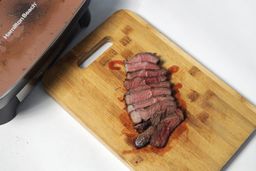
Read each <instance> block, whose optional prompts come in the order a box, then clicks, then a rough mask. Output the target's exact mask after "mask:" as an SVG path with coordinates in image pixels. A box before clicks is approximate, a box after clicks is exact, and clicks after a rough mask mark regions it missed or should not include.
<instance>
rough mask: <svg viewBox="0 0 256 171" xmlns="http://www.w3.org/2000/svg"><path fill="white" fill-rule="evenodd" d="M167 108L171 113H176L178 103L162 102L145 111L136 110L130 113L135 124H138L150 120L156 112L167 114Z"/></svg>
mask: <svg viewBox="0 0 256 171" xmlns="http://www.w3.org/2000/svg"><path fill="white" fill-rule="evenodd" d="M167 108H169V109H168V110H169V111H173V112H174V111H175V110H176V103H175V102H174V101H170V100H165V101H160V102H159V103H155V104H153V105H151V106H149V107H147V108H145V109H138V110H134V111H132V112H131V113H130V116H131V119H132V121H133V123H135V124H137V123H140V122H142V121H146V120H148V119H150V118H151V117H152V116H153V115H154V114H155V113H156V112H162V113H163V112H165V111H166V110H167Z"/></svg>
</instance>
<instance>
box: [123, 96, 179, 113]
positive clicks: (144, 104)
mask: <svg viewBox="0 0 256 171" xmlns="http://www.w3.org/2000/svg"><path fill="white" fill-rule="evenodd" d="M163 100H174V98H173V97H172V96H157V97H152V98H150V99H147V100H145V101H142V102H138V103H134V104H131V105H128V106H127V111H128V113H130V112H132V111H134V110H136V109H141V108H145V107H148V106H151V105H153V104H154V103H158V102H159V101H163Z"/></svg>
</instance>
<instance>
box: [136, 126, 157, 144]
mask: <svg viewBox="0 0 256 171" xmlns="http://www.w3.org/2000/svg"><path fill="white" fill-rule="evenodd" d="M154 131H155V127H153V126H150V127H149V128H148V129H147V130H145V131H144V132H143V133H141V134H140V135H138V137H137V138H136V140H135V142H134V145H135V147H136V148H142V147H144V146H146V145H147V144H148V143H149V142H150V138H151V136H152V134H153V133H154Z"/></svg>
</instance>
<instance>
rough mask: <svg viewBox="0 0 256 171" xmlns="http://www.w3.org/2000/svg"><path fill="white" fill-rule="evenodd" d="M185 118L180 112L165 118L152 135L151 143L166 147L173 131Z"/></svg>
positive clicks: (155, 145)
mask: <svg viewBox="0 0 256 171" xmlns="http://www.w3.org/2000/svg"><path fill="white" fill-rule="evenodd" d="M182 115H183V114H182ZM183 119H184V118H183V116H180V114H177V113H176V114H175V115H170V116H168V117H166V118H165V119H163V120H162V121H161V122H160V123H159V124H158V125H157V127H156V129H155V131H154V133H153V135H152V137H151V140H150V144H151V145H152V146H154V147H164V146H165V144H166V143H167V141H168V138H169V136H170V134H171V132H172V131H173V130H174V129H175V128H176V127H177V126H178V125H179V124H180V122H181V121H182V120H183Z"/></svg>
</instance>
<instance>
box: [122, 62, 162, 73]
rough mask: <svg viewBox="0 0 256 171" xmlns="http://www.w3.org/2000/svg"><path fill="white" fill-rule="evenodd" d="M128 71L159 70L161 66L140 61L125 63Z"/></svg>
mask: <svg viewBox="0 0 256 171" xmlns="http://www.w3.org/2000/svg"><path fill="white" fill-rule="evenodd" d="M125 69H126V72H134V71H139V70H159V69H160V67H159V66H158V65H156V64H153V63H149V62H138V63H131V64H129V63H126V64H125Z"/></svg>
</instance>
